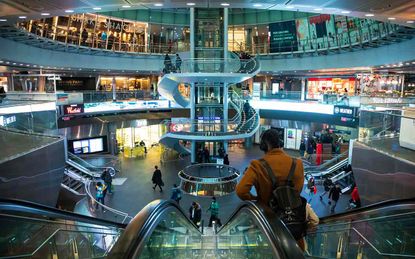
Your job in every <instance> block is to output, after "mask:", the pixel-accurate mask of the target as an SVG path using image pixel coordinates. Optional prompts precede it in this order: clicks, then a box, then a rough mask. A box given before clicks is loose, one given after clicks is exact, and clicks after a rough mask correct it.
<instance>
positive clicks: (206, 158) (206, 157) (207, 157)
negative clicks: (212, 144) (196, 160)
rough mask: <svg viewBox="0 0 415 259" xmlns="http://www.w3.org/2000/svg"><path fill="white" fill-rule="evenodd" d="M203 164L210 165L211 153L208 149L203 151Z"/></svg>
mask: <svg viewBox="0 0 415 259" xmlns="http://www.w3.org/2000/svg"><path fill="white" fill-rule="evenodd" d="M203 162H204V163H210V152H209V149H208V148H207V147H205V148H204V149H203Z"/></svg>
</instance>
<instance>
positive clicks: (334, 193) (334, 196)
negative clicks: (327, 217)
mask: <svg viewBox="0 0 415 259" xmlns="http://www.w3.org/2000/svg"><path fill="white" fill-rule="evenodd" d="M341 191H342V190H341V189H340V185H338V184H336V185H334V186H333V187H332V188H331V189H330V192H329V199H331V200H332V201H333V206H332V207H331V213H333V212H334V209H335V208H336V205H337V202H338V201H339V198H340V194H341Z"/></svg>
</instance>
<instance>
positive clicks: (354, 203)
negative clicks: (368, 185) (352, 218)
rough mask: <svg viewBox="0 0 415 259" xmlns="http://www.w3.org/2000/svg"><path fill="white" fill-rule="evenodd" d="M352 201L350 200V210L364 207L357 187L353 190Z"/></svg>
mask: <svg viewBox="0 0 415 259" xmlns="http://www.w3.org/2000/svg"><path fill="white" fill-rule="evenodd" d="M351 196H352V199H351V200H350V208H360V207H361V206H362V204H361V202H360V196H359V191H358V190H357V186H355V187H354V188H353V191H352V194H351Z"/></svg>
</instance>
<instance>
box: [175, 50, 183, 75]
mask: <svg viewBox="0 0 415 259" xmlns="http://www.w3.org/2000/svg"><path fill="white" fill-rule="evenodd" d="M181 66H182V59H181V58H180V56H179V54H176V72H177V73H181V72H182V69H181Z"/></svg>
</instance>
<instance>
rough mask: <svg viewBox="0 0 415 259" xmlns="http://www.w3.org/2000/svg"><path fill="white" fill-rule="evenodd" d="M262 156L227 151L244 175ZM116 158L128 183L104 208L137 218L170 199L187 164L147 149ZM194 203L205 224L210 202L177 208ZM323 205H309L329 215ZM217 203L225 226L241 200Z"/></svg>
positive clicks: (343, 205)
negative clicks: (155, 185) (156, 183)
mask: <svg viewBox="0 0 415 259" xmlns="http://www.w3.org/2000/svg"><path fill="white" fill-rule="evenodd" d="M287 152H288V153H289V154H290V155H292V156H298V152H296V151H290V150H288V151H287ZM262 154H263V153H262V152H261V151H260V150H259V148H258V146H253V147H252V148H251V149H249V150H247V149H243V148H236V147H235V148H232V149H231V150H229V159H230V165H231V166H234V167H235V168H237V169H239V170H240V171H244V170H245V168H246V167H247V166H248V165H249V162H250V161H251V160H252V159H257V158H259V157H261V156H262ZM119 158H120V160H121V163H120V164H121V172H122V173H121V174H120V175H117V177H120V178H127V179H126V180H125V181H124V182H123V183H122V184H121V185H115V186H114V193H113V194H112V195H107V198H106V205H108V206H110V207H112V208H115V209H117V210H120V211H124V212H127V213H128V214H129V215H130V216H134V215H136V214H137V213H138V212H139V211H140V210H141V209H142V208H143V207H144V206H145V205H147V204H148V203H149V202H151V201H153V200H156V199H169V198H170V194H171V188H172V186H173V184H175V183H176V184H179V178H178V176H177V173H178V172H179V171H180V170H181V169H182V168H184V167H185V166H187V165H189V164H190V161H189V158H185V159H184V160H177V161H172V162H168V163H164V164H160V151H159V149H158V148H153V149H150V150H149V152H148V154H147V156H146V157H145V158H141V159H139V158H124V157H123V156H122V155H120V156H119ZM99 160H100V159H99V158H95V159H94V161H93V163H95V164H99V163H100V161H99ZM101 162H102V161H101ZM101 164H102V163H101ZM155 165H158V166H159V167H160V169H161V171H162V175H163V181H164V183H165V186H164V187H163V192H159V190H158V189H156V190H153V189H152V182H151V177H152V174H153V171H154V166H155ZM122 180H124V179H122ZM317 189H318V193H317V195H319V194H320V193H322V192H323V191H324V190H323V188H322V187H321V186H317ZM303 196H304V197H307V199H308V198H309V197H308V196H307V194H306V193H304V192H303ZM195 200H196V201H197V202H199V203H200V204H201V205H202V209H203V214H202V215H203V218H204V220H205V222H208V219H209V215H208V213H206V209H207V208H208V206H209V204H210V202H211V199H210V198H201V197H194V196H191V195H186V194H184V195H183V199H182V200H181V202H180V205H181V206H182V208H183V209H184V210H185V211H188V208H189V207H190V204H191V203H192V201H195ZM348 200H349V197H348V195H345V196H342V197H341V199H340V202H339V204H338V205H337V208H336V212H341V211H344V209H345V208H346V206H347V204H348ZM326 201H327V196H326V197H325V200H324V202H321V201H320V200H319V198H318V197H317V196H315V197H313V199H312V200H311V205H312V207H313V209H314V210H315V211H316V213H317V214H318V215H319V216H326V215H329V214H330V209H329V207H328V205H327V203H326ZM218 202H219V205H220V217H221V219H222V222H223V223H224V222H226V220H227V218H228V217H229V216H230V215H231V214H232V212H233V211H234V210H235V209H236V207H238V204H239V203H240V199H239V198H238V197H237V196H236V194H230V195H227V196H222V197H218ZM105 218H108V217H105Z"/></svg>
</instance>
